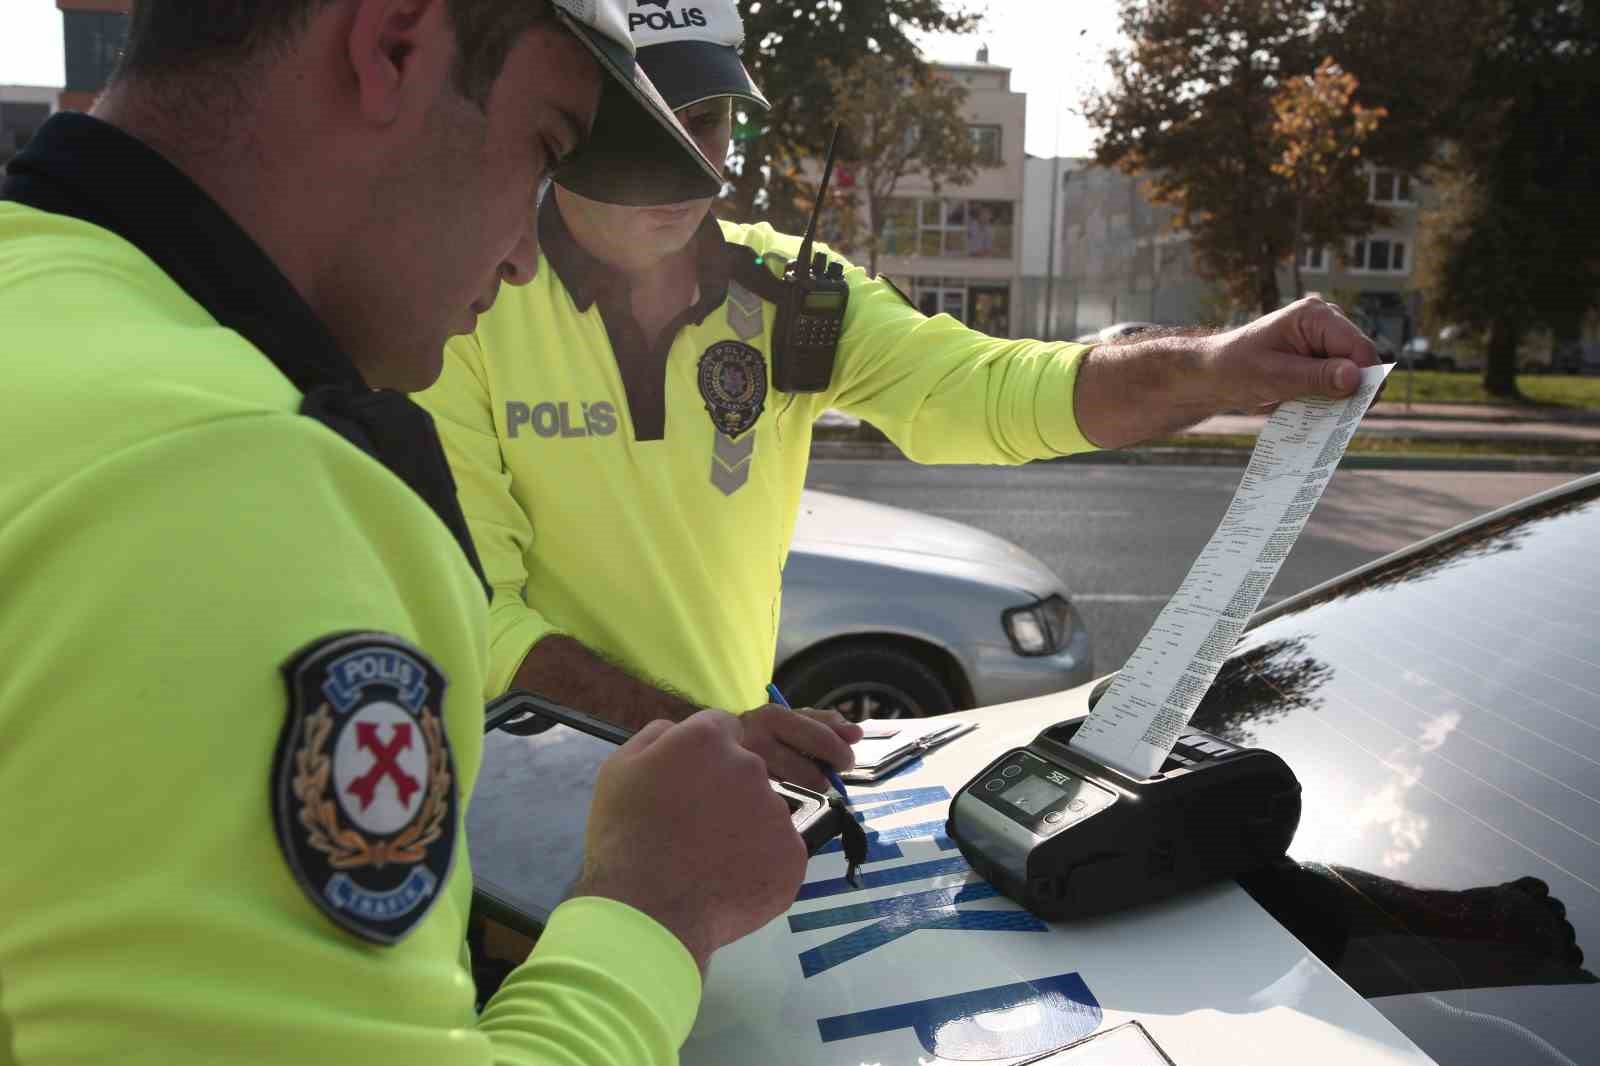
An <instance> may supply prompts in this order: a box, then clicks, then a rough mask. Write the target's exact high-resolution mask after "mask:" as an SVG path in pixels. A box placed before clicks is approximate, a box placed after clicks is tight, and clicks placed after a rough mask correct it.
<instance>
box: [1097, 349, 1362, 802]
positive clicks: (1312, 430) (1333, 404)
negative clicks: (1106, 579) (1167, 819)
mask: <svg viewBox="0 0 1600 1066" xmlns="http://www.w3.org/2000/svg"><path fill="white" fill-rule="evenodd" d="M1392 366H1393V364H1383V365H1380V366H1374V367H1367V368H1366V369H1364V370H1362V372H1361V387H1360V388H1359V389H1357V390H1356V393H1355V395H1354V396H1351V397H1349V398H1347V399H1343V400H1327V399H1308V400H1295V401H1293V402H1291V403H1286V404H1284V405H1283V406H1282V407H1279V408H1278V410H1277V411H1276V412H1275V413H1274V414H1273V416H1272V417H1271V418H1270V419H1268V420H1267V425H1266V428H1264V429H1263V430H1262V431H1261V436H1260V437H1259V438H1257V440H1256V447H1255V451H1254V452H1252V453H1251V454H1250V465H1249V466H1247V467H1245V471H1244V477H1243V478H1242V479H1241V480H1240V482H1239V488H1238V489H1237V490H1236V491H1235V492H1234V494H1233V502H1231V503H1230V504H1229V505H1228V510H1227V513H1226V514H1224V515H1223V516H1222V522H1221V524H1220V525H1218V526H1217V531H1216V532H1215V533H1213V534H1211V540H1210V541H1208V542H1207V544H1206V546H1205V549H1204V550H1202V551H1201V552H1200V557H1199V558H1198V559H1196V560H1195V561H1194V566H1193V567H1191V568H1190V570H1189V576H1188V577H1185V578H1184V579H1183V584H1181V585H1179V586H1178V591H1177V592H1175V593H1173V596H1172V599H1170V600H1168V601H1167V605H1166V606H1165V607H1164V608H1162V610H1161V614H1160V615H1158V616H1157V618H1156V621H1155V624H1154V625H1152V626H1151V627H1150V632H1148V633H1146V634H1145V635H1144V639H1143V640H1141V641H1140V642H1139V647H1138V648H1137V649H1136V650H1135V651H1134V653H1133V655H1132V656H1130V657H1129V659H1128V663H1127V665H1126V666H1124V667H1123V668H1122V672H1121V673H1119V674H1118V675H1117V677H1116V680H1114V681H1113V682H1112V683H1111V687H1110V689H1108V690H1107V691H1106V693H1105V695H1104V696H1102V697H1101V699H1100V701H1099V703H1098V704H1096V706H1095V709H1094V713H1093V714H1091V715H1089V717H1088V719H1087V720H1086V721H1085V722H1084V723H1083V725H1082V726H1080V727H1079V728H1078V732H1077V734H1076V735H1075V736H1074V737H1073V738H1072V746H1073V747H1074V748H1077V749H1078V750H1079V751H1081V752H1083V753H1084V754H1086V755H1089V756H1092V757H1093V758H1095V759H1098V760H1099V761H1100V762H1102V763H1104V764H1106V765H1108V766H1112V767H1115V768H1116V769H1119V770H1122V771H1123V772H1124V773H1129V774H1132V775H1133V776H1135V777H1141V778H1143V777H1151V776H1154V774H1155V773H1156V772H1157V771H1158V770H1159V769H1160V768H1161V764H1162V763H1163V762H1165V761H1166V758H1167V756H1168V755H1169V754H1171V753H1172V746H1173V744H1175V743H1176V742H1177V740H1178V735H1179V733H1181V732H1182V731H1183V728H1184V726H1186V725H1188V724H1189V719H1190V717H1192V716H1193V715H1194V711H1195V708H1196V707H1198V706H1199V705H1200V699H1201V697H1202V696H1204V695H1205V694H1206V690H1207V689H1209V688H1210V687H1211V683H1212V682H1213V681H1215V680H1216V678H1217V671H1219V670H1220V669H1222V662H1223V660H1224V659H1226V658H1227V657H1228V654H1229V653H1230V652H1232V651H1233V646H1234V644H1235V643H1236V642H1237V641H1238V639H1239V634H1240V633H1242V632H1244V626H1245V623H1246V622H1247V621H1248V620H1249V618H1250V615H1251V614H1253V613H1254V612H1255V609H1256V608H1257V607H1258V606H1260V605H1261V597H1263V596H1265V595H1266V593H1267V587H1268V586H1269V585H1271V584H1272V579H1273V578H1274V577H1277V575H1278V569H1279V567H1281V566H1282V565H1283V561H1284V559H1286V558H1288V556H1289V549H1290V548H1292V547H1294V542H1295V540H1296V539H1297V538H1298V537H1299V536H1300V530H1301V529H1303V528H1304V527H1305V524H1306V519H1307V518H1309V517H1311V511H1312V508H1314V507H1316V505H1317V501H1318V500H1319V499H1321V498H1322V490H1323V489H1325V488H1327V485H1328V480H1329V479H1330V478H1331V477H1332V476H1333V471H1334V468H1335V467H1337V466H1338V465H1339V460H1340V458H1342V457H1343V455H1344V450H1345V446H1346V445H1348V444H1349V443H1350V438H1351V436H1352V435H1354V434H1355V431H1356V427H1357V426H1358V425H1360V423H1361V416H1362V415H1363V414H1364V413H1366V410H1367V406H1368V404H1370V403H1371V402H1372V397H1373V396H1374V394H1376V393H1377V391H1378V386H1380V385H1382V384H1383V379H1384V378H1385V377H1387V376H1388V374H1389V370H1390V369H1391V367H1392Z"/></svg>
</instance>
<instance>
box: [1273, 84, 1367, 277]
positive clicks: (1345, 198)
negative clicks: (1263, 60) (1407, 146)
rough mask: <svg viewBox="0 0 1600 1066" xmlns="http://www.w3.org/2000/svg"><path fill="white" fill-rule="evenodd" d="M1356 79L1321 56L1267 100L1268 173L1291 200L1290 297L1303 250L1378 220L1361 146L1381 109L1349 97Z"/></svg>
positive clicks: (1354, 231)
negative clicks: (1271, 145) (1271, 146)
mask: <svg viewBox="0 0 1600 1066" xmlns="http://www.w3.org/2000/svg"><path fill="white" fill-rule="evenodd" d="M1359 84H1360V82H1359V81H1357V79H1356V76H1355V75H1354V74H1351V73H1350V72H1348V71H1346V70H1342V69H1341V68H1340V67H1339V64H1337V63H1335V62H1334V61H1333V60H1332V59H1324V60H1323V61H1322V62H1321V63H1320V64H1319V65H1318V66H1317V69H1316V71H1315V72H1314V73H1312V74H1309V75H1305V76H1301V77H1294V78H1290V79H1289V80H1287V81H1286V82H1284V83H1283V85H1282V86H1281V87H1280V88H1279V89H1278V92H1277V95H1276V96H1274V97H1273V100H1272V111H1273V116H1274V118H1273V135H1274V138H1275V142H1276V144H1275V147H1276V150H1277V159H1276V160H1275V161H1274V162H1273V163H1272V172H1273V173H1274V174H1276V175H1277V176H1278V177H1280V178H1282V179H1283V180H1284V182H1285V184H1286V185H1287V186H1288V192H1289V196H1290V198H1291V199H1292V200H1293V202H1294V230H1293V242H1292V244H1291V246H1290V251H1291V254H1292V256H1293V259H1294V294H1295V297H1296V298H1299V297H1301V296H1304V295H1305V285H1304V283H1303V282H1302V281H1301V278H1300V253H1301V252H1302V251H1303V250H1304V249H1306V248H1307V247H1318V246H1322V245H1327V244H1336V243H1338V242H1339V241H1340V240H1341V239H1342V238H1344V237H1345V236H1346V235H1348V234H1351V233H1362V232H1365V231H1367V230H1369V229H1370V228H1371V227H1372V226H1374V225H1377V224H1379V223H1380V222H1383V221H1385V219H1384V217H1383V216H1384V214H1385V213H1384V212H1382V211H1380V210H1379V209H1378V208H1376V207H1374V206H1373V205H1371V204H1369V203H1368V202H1367V178H1366V171H1365V170H1364V169H1363V167H1362V163H1363V160H1362V158H1361V146H1362V145H1363V144H1365V143H1366V142H1367V141H1368V140H1369V139H1371V137H1372V135H1373V133H1375V132H1376V131H1377V129H1378V126H1379V124H1380V123H1382V121H1383V118H1384V116H1385V115H1387V114H1388V111H1386V110H1385V109H1384V108H1381V107H1376V108H1374V107H1363V106H1362V105H1361V104H1359V103H1357V102H1356V100H1355V93H1356V88H1357V86H1358V85H1359Z"/></svg>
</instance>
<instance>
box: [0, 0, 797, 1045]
mask: <svg viewBox="0 0 1600 1066" xmlns="http://www.w3.org/2000/svg"><path fill="white" fill-rule="evenodd" d="M607 73H609V74H610V75H611V78H610V79H609V80H608V79H607V78H606V74H607ZM602 83H606V88H605V89H604V90H603V91H602ZM653 92H654V91H653V89H652V88H651V87H650V86H649V85H648V83H647V81H646V80H645V79H642V78H640V77H638V76H637V72H636V70H635V65H634V61H633V55H632V45H631V42H630V41H629V38H628V34H627V29H626V6H625V4H624V2H623V0H549V2H544V0H256V2H235V3H232V4H227V5H218V4H192V3H187V2H182V0H141V3H139V4H138V5H137V6H136V9H135V15H134V17H133V22H132V32H131V35H130V38H129V41H128V46H127V51H126V55H125V57H124V59H123V62H122V65H121V67H120V69H119V72H118V74H117V76H116V78H115V79H114V80H113V83H112V85H111V87H110V88H109V89H108V91H107V94H106V96H105V97H104V99H103V100H102V101H101V103H100V104H99V105H98V107H97V109H96V112H95V117H90V116H87V115H79V114H64V115H61V116H57V117H55V118H53V119H52V120H51V121H50V122H49V123H47V124H46V125H45V127H44V128H43V129H42V130H41V131H40V132H39V134H38V136H37V137H36V138H35V140H34V141H33V142H32V144H31V145H30V146H29V148H28V149H27V151H25V152H24V153H22V154H21V155H20V156H19V157H17V159H15V160H14V161H13V163H12V164H11V168H10V174H9V176H8V177H7V179H6V181H5V184H4V186H3V192H0V197H3V201H0V322H3V323H4V336H5V351H6V353H7V356H8V359H7V373H8V380H7V383H6V388H5V394H6V402H5V412H6V415H5V418H4V419H3V420H0V454H3V455H4V456H5V463H4V465H3V467H0V587H3V588H4V589H5V594H4V596H3V597H0V647H4V648H5V650H6V667H5V671H4V673H3V674H0V797H3V798H4V801H3V802H0V840H4V841H5V845H4V856H3V858H0V914H3V915H4V919H3V920H0V1063H21V1064H26V1066H42V1064H51V1063H94V1062H113V1061H114V1062H119V1063H134V1062H149V1063H160V1064H162V1066H174V1064H182V1063H216V1062H229V1063H265V1062H295V1063H321V1062H326V1063H340V1064H350V1063H383V1064H385V1066H388V1064H396V1063H428V1064H430V1066H437V1064H443V1063H488V1062H491V1061H492V1062H497V1063H512V1062H516V1063H539V1062H555V1061H559V1062H562V1063H580V1062H583V1063H595V1064H601V1063H605V1064H612V1063H625V1062H639V1063H645V1062H654V1063H667V1062H672V1061H675V1059H676V1054H677V1049H678V1046H679V1044H680V1043H681V1042H682V1040H683V1039H684V1037H685V1036H686V1034H687V1032H688V1030H689V1027H690V1025H691V1023H692V1021H693V1018H694V1015H695V1011H696V1009H697V1005H698V1001H699V991H700V971H701V969H702V968H703V967H704V966H705V964H706V961H707V959H708V957H709V956H710V954H711V953H712V952H713V951H714V950H716V948H717V947H719V946H720V945H722V944H725V943H727V942H729V941H730V940H732V939H734V938H736V937H738V936H740V935H742V934H744V933H745V932H748V931H749V930H751V929H754V928H756V927H758V926H760V925H762V924H764V923H765V922H766V921H768V920H770V919H771V918H772V917H773V916H774V915H775V914H777V913H778V912H779V911H781V910H782V909H783V908H784V907H785V906H786V905H787V904H788V903H789V902H790V901H792V900H793V898H794V894H795V891H796V889H797V887H798V885H799V882H800V877H801V875H802V871H803V868H804V862H805V849H804V846H803V844H802V843H801V841H800V840H799V838H798V836H797V835H796V834H795V833H794V831H793V829H792V827H791V826H790V825H789V820H788V811H787V808H786V807H785V806H784V804H783V802H782V801H781V800H780V799H778V798H777V797H776V796H775V795H774V794H773V792H772V791H771V789H770V788H769V787H768V784H767V778H766V774H765V768H764V766H763V765H762V762H761V760H760V759H759V758H757V757H756V756H755V755H753V754H751V753H749V752H748V751H746V750H745V749H743V748H742V747H740V746H739V744H738V739H739V730H738V726H737V724H736V722H735V720H734V719H733V718H732V717H731V716H729V715H726V714H722V713H720V712H707V713H706V714H704V715H700V716H697V717H695V718H692V719H691V720H689V721H688V722H685V723H683V724H681V725H675V726H672V727H670V728H668V727H667V726H666V724H665V723H662V724H660V725H658V726H653V727H651V728H649V729H646V730H644V731H642V732H641V733H640V734H639V735H637V736H636V737H634V738H633V740H632V741H630V742H629V743H628V744H626V745H625V746H624V747H623V748H622V749H620V751H619V752H618V753H617V755H616V756H615V757H614V758H612V759H611V760H609V761H608V762H607V764H606V765H605V767H604V769H603V770H602V773H601V777H600V781H599V784H598V787H597V791H596V795H595V797H594V803H593V810H592V817H591V820H590V824H589V835H588V841H587V848H586V857H587V864H586V867H585V872H584V876H583V879H582V880H581V881H580V883H579V884H578V885H577V886H576V888H575V890H574V893H573V896H574V898H572V899H571V900H570V901H569V902H567V903H566V904H564V905H563V906H562V907H560V908H559V909H558V910H557V911H556V912H555V914H554V915H553V916H552V918H551V921H550V923H549V926H548V929H547V932H546V933H545V935H544V937H543V938H542V940H541V942H540V944H539V946H538V948H537V950H536V951H535V952H534V953H533V955H532V957H531V959H530V961H528V962H527V963H526V964H525V965H523V966H522V967H520V968H519V969H518V970H516V971H515V972H514V973H513V974H512V975H511V977H510V978H509V979H508V980H507V981H506V982H505V984H504V986H503V987H502V989H501V991H500V992H499V993H498V994H497V995H496V997H495V998H494V999H493V1000H492V1001H491V1002H490V1003H489V1004H488V1005H487V1007H486V1008H485V1010H484V1011H483V1013H482V1015H481V1016H479V1015H477V1014H475V1011H474V989H473V983H472V980H471V977H470V973H469V970H468V968H467V967H466V966H464V965H463V954H464V950H463V948H464V937H465V930H466V922H467V914H468V907H469V901H470V891H471V870H470V862H469V859H468V855H467V849H466V842H465V840H464V839H463V836H462V830H461V825H462V820H463V818H462V816H463V811H464V805H465V802H466V798H467V796H468V795H469V794H470V792H471V789H472V786H473V782H474V779H475V777H476V774H477V772H478V767H479V761H480V754H481V747H482V728H483V700H482V693H483V691H484V687H485V685H484V680H485V672H486V665H487V664H486V656H487V639H486V623H485V617H486V616H485V605H486V599H485V587H484V585H483V583H482V579H481V575H480V574H479V573H477V572H475V571H476V570H477V563H476V558H475V556H474V555H473V553H472V549H471V544H470V540H469V539H468V538H467V537H466V533H465V526H464V523H463V521H462V518H461V514H460V511H459V508H458V507H457V506H456V505H455V502H454V500H455V494H454V490H453V485H452V484H451V481H450V477H449V473H448V469H447V467H446V466H445V463H444V458H443V455H442V452H441V451H440V450H439V446H438V442H437V438H436V436H435V435H434V433H433V430H432V428H431V424H430V422H429V420H428V419H427V418H426V416H425V415H424V414H423V412H422V411H421V410H420V409H419V408H417V407H416V406H415V405H413V404H412V403H411V402H410V401H409V400H407V399H406V398H405V397H404V396H403V395H402V394H401V393H400V392H397V391H392V390H402V389H414V388H417V387H420V386H423V385H426V384H428V383H429V382H430V381H432V380H433V378H434V376H435V375H436V373H437V372H438V368H439V353H440V351H441V350H442V348H443V345H444V342H445V340H446V338H447V337H448V335H449V334H450V333H451V332H452V331H455V330H459V329H464V328H470V324H471V318H472V316H473V315H474V314H475V313H476V312H478V311H482V310H483V309H484V308H486V307H487V306H488V305H489V304H490V303H491V302H492V301H493V299H494V295H495V291H496V288H497V285H498V282H499V280H500V279H501V278H505V279H507V280H511V281H514V282H518V283H520V282H524V281H526V280H527V279H528V277H529V275H530V273H531V271H532V269H533V266H534V260H533V254H534V253H533V249H532V247H531V245H530V244H529V243H528V242H527V240H526V239H522V240H520V242H519V234H521V233H523V232H524V231H525V230H526V227H525V226H524V225H520V223H521V222H522V220H524V219H525V218H526V217H527V212H528V210H529V205H530V203H531V201H532V197H533V195H534V191H535V189H536V188H537V186H538V184H539V183H540V181H541V180H542V177H543V175H544V174H545V173H547V172H549V171H550V170H551V169H552V168H554V167H556V166H557V165H558V164H559V163H560V161H561V160H562V159H563V157H566V156H568V155H569V154H570V153H572V152H573V151H574V150H575V149H578V148H579V145H580V142H582V141H583V140H584V138H585V136H586V134H587V131H588V130H589V127H590V125H591V122H592V121H594V120H595V114H596V109H597V102H599V107H600V118H599V120H598V121H599V123H601V124H605V125H608V126H610V127H613V128H633V129H635V130H639V131H643V132H641V133H640V134H639V135H640V136H641V137H647V138H654V140H655V141H656V142H657V145H658V147H664V148H665V150H666V151H668V152H669V153H672V154H671V155H670V156H669V157H668V158H667V161H666V162H665V163H664V164H663V166H664V169H665V171H666V172H667V173H669V174H670V173H672V172H673V171H674V169H676V170H680V171H682V173H681V174H680V175H679V180H681V182H682V184H683V185H684V186H685V187H693V188H706V187H710V188H713V189H714V188H715V187H716V182H717V179H716V173H715V171H714V170H713V169H712V168H711V167H710V164H709V163H707V162H706V161H705V160H704V158H703V157H701V156H699V155H698V153H695V152H693V150H692V145H691V142H690V140H689V139H688V137H687V135H686V134H685V133H684V131H683V130H682V129H681V127H679V126H678V125H677V124H676V123H675V122H674V121H673V120H672V117H671V114H670V111H668V110H667V109H666V108H665V106H664V105H662V104H660V102H659V99H658V98H656V97H654V95H653ZM652 127H653V130H652V129H651V128H652ZM580 155H581V152H580ZM719 800H723V801H729V802H724V803H719V802H716V801H719ZM709 854H715V855H716V856H718V857H719V858H720V859H721V860H722V861H720V862H716V863H707V862H706V861H705V860H706V856H707V855H709Z"/></svg>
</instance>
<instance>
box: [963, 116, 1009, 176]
mask: <svg viewBox="0 0 1600 1066" xmlns="http://www.w3.org/2000/svg"><path fill="white" fill-rule="evenodd" d="M967 134H968V135H969V136H970V137H971V138H972V146H973V147H974V148H976V149H977V150H978V165H979V166H983V167H997V166H999V165H1000V164H1001V162H1002V161H1003V160H1002V157H1001V155H1000V127H999V126H968V127H967Z"/></svg>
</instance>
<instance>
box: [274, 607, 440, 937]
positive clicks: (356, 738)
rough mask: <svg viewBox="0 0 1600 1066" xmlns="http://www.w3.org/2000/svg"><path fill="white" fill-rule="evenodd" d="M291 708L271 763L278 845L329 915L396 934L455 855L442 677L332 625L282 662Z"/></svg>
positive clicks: (387, 641) (371, 636)
mask: <svg viewBox="0 0 1600 1066" xmlns="http://www.w3.org/2000/svg"><path fill="white" fill-rule="evenodd" d="M283 673H284V678H285V680H286V681H287V682H288V685H289V712H288V717H287V719H286V720H285V722H284V724H283V731H282V732H281V733H280V734H279V737H278V749H277V754H276V756H275V757H274V759H273V767H272V817H273V822H274V824H275V827H276V829H277V834H278V846H279V848H281V849H282V850H283V857H284V859H285V861H287V862H288V864H289V869H290V871H291V872H292V873H293V874H294V877H295V880H297V881H299V882H300V887H301V888H302V889H303V890H304V891H305V893H306V896H307V898H308V899H310V901H311V902H312V903H313V904H315V905H316V906H317V907H318V908H319V909H320V910H321V911H322V912H323V913H324V914H326V915H327V916H328V917H329V918H330V919H332V921H333V922H334V924H335V925H338V926H339V927H340V928H342V929H345V930H347V931H349V932H351V933H354V934H355V935H356V936H359V937H361V938H362V939H363V940H367V941H370V942H372V943H375V944H396V943H399V942H400V941H401V940H403V939H404V938H405V937H406V935H407V934H409V933H410V932H411V931H412V930H413V929H415V928H416V927H417V926H418V925H419V924H420V923H421V922H422V919H423V918H424V917H425V916H426V915H427V913H428V911H429V910H431V909H432V907H433V904H434V903H435V902H436V901H437V900H438V898H439V895H440V892H441V891H442V890H443V887H444V883H445V880H446V879H447V878H448V877H449V875H450V866H451V863H452V862H453V861H454V859H455V851H456V848H455V843H456V823H457V818H458V808H457V788H456V776H455V764H454V762H453V760H452V759H451V755H450V744H449V739H448V738H447V736H446V734H445V728H444V692H445V685H446V681H445V677H444V674H443V673H441V672H440V670H439V668H438V667H437V666H436V665H434V663H433V661H432V660H430V659H429V658H428V657H427V656H426V655H425V654H423V653H422V652H421V651H420V650H418V649H417V648H414V647H412V646H411V645H410V644H408V643H406V642H405V641H403V640H401V639H400V638H398V637H394V636H390V635H388V634H385V633H339V634H333V635H331V636H327V637H323V638H322V639H321V640H318V641H316V642H315V643H313V644H310V645H308V646H307V647H305V648H302V649H301V650H300V651H299V652H297V653H296V654H295V655H294V656H293V658H291V659H290V660H289V661H288V662H287V663H285V664H284V666H283Z"/></svg>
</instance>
